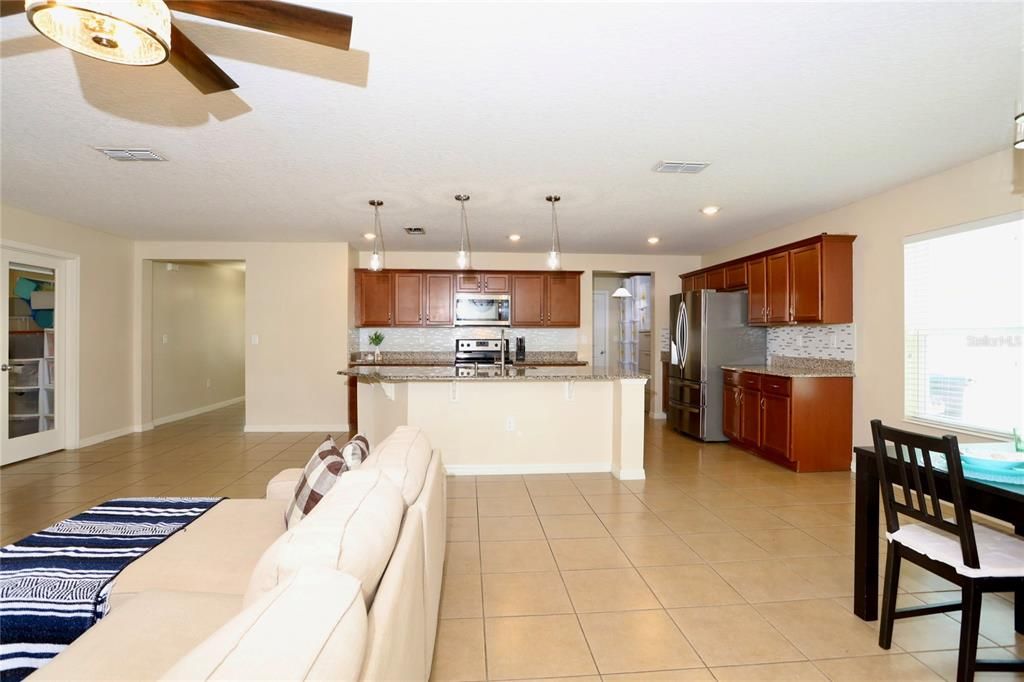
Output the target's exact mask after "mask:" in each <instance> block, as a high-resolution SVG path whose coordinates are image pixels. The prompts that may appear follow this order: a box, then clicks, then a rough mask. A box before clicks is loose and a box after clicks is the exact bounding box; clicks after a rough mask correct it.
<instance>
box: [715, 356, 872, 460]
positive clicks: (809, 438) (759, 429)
mask: <svg viewBox="0 0 1024 682" xmlns="http://www.w3.org/2000/svg"><path fill="white" fill-rule="evenodd" d="M723 371H724V375H725V376H724V381H725V387H724V388H725V390H724V392H723V401H724V403H723V406H722V418H723V424H722V427H723V429H722V430H723V431H724V432H725V435H726V436H727V437H728V438H729V439H730V440H731V441H733V442H734V443H735V444H736V445H739V446H740V447H742V448H744V449H747V450H750V451H751V452H753V453H755V454H757V455H760V456H761V457H764V458H765V459H768V460H771V461H773V462H775V463H777V464H781V465H783V466H785V467H788V468H790V469H793V470H795V471H849V469H850V459H851V457H852V453H853V379H852V378H850V377H782V376H776V375H773V374H760V373H754V372H737V371H732V370H723Z"/></svg>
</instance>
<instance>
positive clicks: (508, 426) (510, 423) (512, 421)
mask: <svg viewBox="0 0 1024 682" xmlns="http://www.w3.org/2000/svg"><path fill="white" fill-rule="evenodd" d="M505 430H506V431H508V432H509V433H512V432H514V431H515V430H516V418H515V417H505Z"/></svg>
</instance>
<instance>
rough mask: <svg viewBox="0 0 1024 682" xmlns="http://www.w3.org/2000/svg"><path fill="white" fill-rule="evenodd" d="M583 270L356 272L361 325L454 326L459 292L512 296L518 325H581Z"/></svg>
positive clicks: (515, 324)
mask: <svg viewBox="0 0 1024 682" xmlns="http://www.w3.org/2000/svg"><path fill="white" fill-rule="evenodd" d="M581 274H582V273H580V272H575V271H574V272H564V271H563V272H543V271H538V272H532V271H521V272H488V271H481V272H462V271H448V270H381V271H377V272H374V271H373V270H364V269H358V270H356V271H355V298H356V326H357V327H450V326H453V325H454V324H455V295H456V293H480V294H502V295H509V298H510V299H511V300H510V307H511V318H512V319H511V321H512V325H513V326H516V327H579V326H580V275H581Z"/></svg>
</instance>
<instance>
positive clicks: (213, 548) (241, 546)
mask: <svg viewBox="0 0 1024 682" xmlns="http://www.w3.org/2000/svg"><path fill="white" fill-rule="evenodd" d="M284 508H285V505H284V503H283V502H282V501H281V500H224V501H222V502H220V503H219V504H217V505H216V506H215V507H213V508H212V509H210V510H209V511H208V512H206V513H205V514H203V515H202V516H200V517H199V518H198V519H196V520H195V521H193V522H192V523H190V524H189V525H188V526H186V527H185V528H184V529H182V530H180V531H178V532H177V533H175V534H174V535H172V536H171V537H169V538H167V539H166V540H164V541H163V542H162V543H160V544H159V545H158V546H157V547H155V548H154V549H152V550H150V551H149V552H147V553H146V554H144V555H143V556H141V557H139V558H138V559H136V560H135V561H133V562H132V563H131V564H129V565H128V567H127V568H126V569H124V570H123V571H121V574H120V575H119V576H118V577H117V579H116V580H115V581H114V587H113V592H112V594H111V600H110V603H111V608H112V609H114V608H116V607H117V604H118V602H119V600H120V599H121V597H122V596H123V595H126V594H132V593H137V592H143V591H145V590H169V591H183V592H218V593H222V594H235V595H242V594H245V590H246V588H247V587H248V585H249V577H250V575H251V574H252V569H253V566H255V565H256V562H257V561H258V560H259V558H260V556H261V555H262V554H263V553H264V552H265V551H266V549H267V548H268V547H270V545H271V544H273V542H274V541H275V540H276V539H277V538H279V537H280V536H281V534H282V533H284V531H285V527H284Z"/></svg>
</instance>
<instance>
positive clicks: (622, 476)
mask: <svg viewBox="0 0 1024 682" xmlns="http://www.w3.org/2000/svg"><path fill="white" fill-rule="evenodd" d="M615 477H616V478H617V479H619V480H620V481H642V480H644V479H646V478H647V474H646V473H645V472H644V470H643V469H619V471H618V473H616V474H615Z"/></svg>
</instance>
